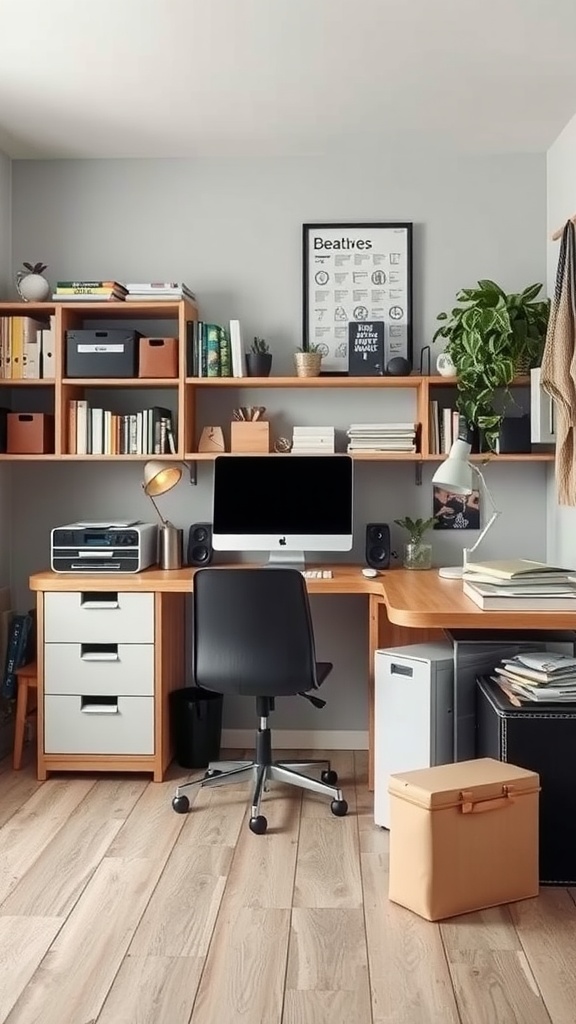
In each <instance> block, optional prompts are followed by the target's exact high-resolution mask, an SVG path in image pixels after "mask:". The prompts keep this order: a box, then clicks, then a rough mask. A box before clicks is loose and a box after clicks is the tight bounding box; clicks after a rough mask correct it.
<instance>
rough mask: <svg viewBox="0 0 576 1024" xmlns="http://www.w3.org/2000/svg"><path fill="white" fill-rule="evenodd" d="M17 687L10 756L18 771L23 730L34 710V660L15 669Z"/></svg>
mask: <svg viewBox="0 0 576 1024" xmlns="http://www.w3.org/2000/svg"><path fill="white" fill-rule="evenodd" d="M15 674H16V678H17V680H18V688H17V691H16V724H15V728H14V753H13V756H12V767H13V768H14V770H15V771H18V769H19V768H21V767H22V748H23V746H24V731H25V729H26V719H27V718H28V716H29V715H30V714H32V712H33V711H35V710H36V694H37V691H38V674H37V668H36V662H35V661H31V662H29V663H28V665H22V667H21V668H17V669H16V673H15ZM30 690H32V694H31V695H30V696H32V697H33V698H34V703H33V705H32V706H31V707H28V693H29V691H30Z"/></svg>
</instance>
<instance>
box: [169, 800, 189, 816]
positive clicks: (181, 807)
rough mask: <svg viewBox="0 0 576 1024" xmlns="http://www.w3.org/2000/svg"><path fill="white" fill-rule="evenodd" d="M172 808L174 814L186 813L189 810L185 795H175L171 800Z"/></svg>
mask: <svg viewBox="0 0 576 1024" xmlns="http://www.w3.org/2000/svg"><path fill="white" fill-rule="evenodd" d="M172 809H173V810H174V811H176V814H186V813H187V812H188V811H189V810H190V801H189V799H188V797H187V796H175V797H174V799H173V801H172Z"/></svg>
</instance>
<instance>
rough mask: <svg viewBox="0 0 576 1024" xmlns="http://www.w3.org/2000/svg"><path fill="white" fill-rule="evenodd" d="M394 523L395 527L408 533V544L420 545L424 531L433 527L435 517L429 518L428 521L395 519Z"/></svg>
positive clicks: (408, 518)
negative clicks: (399, 527)
mask: <svg viewBox="0 0 576 1024" xmlns="http://www.w3.org/2000/svg"><path fill="white" fill-rule="evenodd" d="M394 522H395V523H396V526H401V527H402V529H403V530H407V531H408V535H409V537H410V544H421V543H422V538H423V536H424V534H425V533H426V531H427V530H431V529H432V527H433V526H434V523H435V522H436V516H431V517H430V519H411V518H410V516H404V518H403V519H395V520H394Z"/></svg>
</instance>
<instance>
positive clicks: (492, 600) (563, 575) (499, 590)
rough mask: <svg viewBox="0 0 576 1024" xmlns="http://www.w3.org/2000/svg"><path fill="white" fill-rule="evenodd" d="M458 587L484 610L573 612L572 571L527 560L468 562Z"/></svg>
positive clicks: (575, 581)
mask: <svg viewBox="0 0 576 1024" xmlns="http://www.w3.org/2000/svg"><path fill="white" fill-rule="evenodd" d="M462 588H463V590H464V593H465V594H466V597H469V598H470V600H471V601H474V604H476V605H478V607H479V608H482V609H483V610H484V611H498V610H501V611H507V612H515V611H523V612H525V611H574V612H576V570H574V569H564V568H561V567H559V566H555V565H547V564H546V563H545V562H533V561H530V560H529V559H527V558H517V559H510V560H508V561H507V560H501V561H494V562H474V563H470V562H469V563H468V565H467V566H466V570H465V572H464V575H463V577H462Z"/></svg>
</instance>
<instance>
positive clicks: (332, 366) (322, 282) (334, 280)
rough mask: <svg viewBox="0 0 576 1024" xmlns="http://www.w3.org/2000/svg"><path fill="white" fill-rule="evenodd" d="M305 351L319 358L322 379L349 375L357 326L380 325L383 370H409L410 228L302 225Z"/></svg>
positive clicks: (410, 337) (364, 225) (404, 226)
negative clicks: (401, 364)
mask: <svg viewBox="0 0 576 1024" xmlns="http://www.w3.org/2000/svg"><path fill="white" fill-rule="evenodd" d="M302 228H303V314H304V323H303V348H304V350H305V351H309V350H310V349H311V348H312V346H316V347H317V348H318V349H319V351H321V352H322V356H323V358H322V373H326V374H338V373H344V374H347V373H348V372H349V367H348V351H349V338H350V336H351V334H352V336H353V337H354V338H356V337H357V336H358V331H357V329H356V328H355V327H351V325H355V324H358V323H366V324H373V325H377V324H382V325H383V327H378V328H377V327H374V328H373V332H372V333H373V334H376V335H379V334H381V333H382V332H383V334H384V359H383V367H382V368H381V370H380V371H379V372H381V373H384V372H385V367H386V366H387V365H388V363H389V362H390V360H391V359H392V358H393V357H394V356H403V357H404V358H405V359H408V360H409V361H410V364H412V224H411V223H402V224H400V223H385V224H303V225H302Z"/></svg>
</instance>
